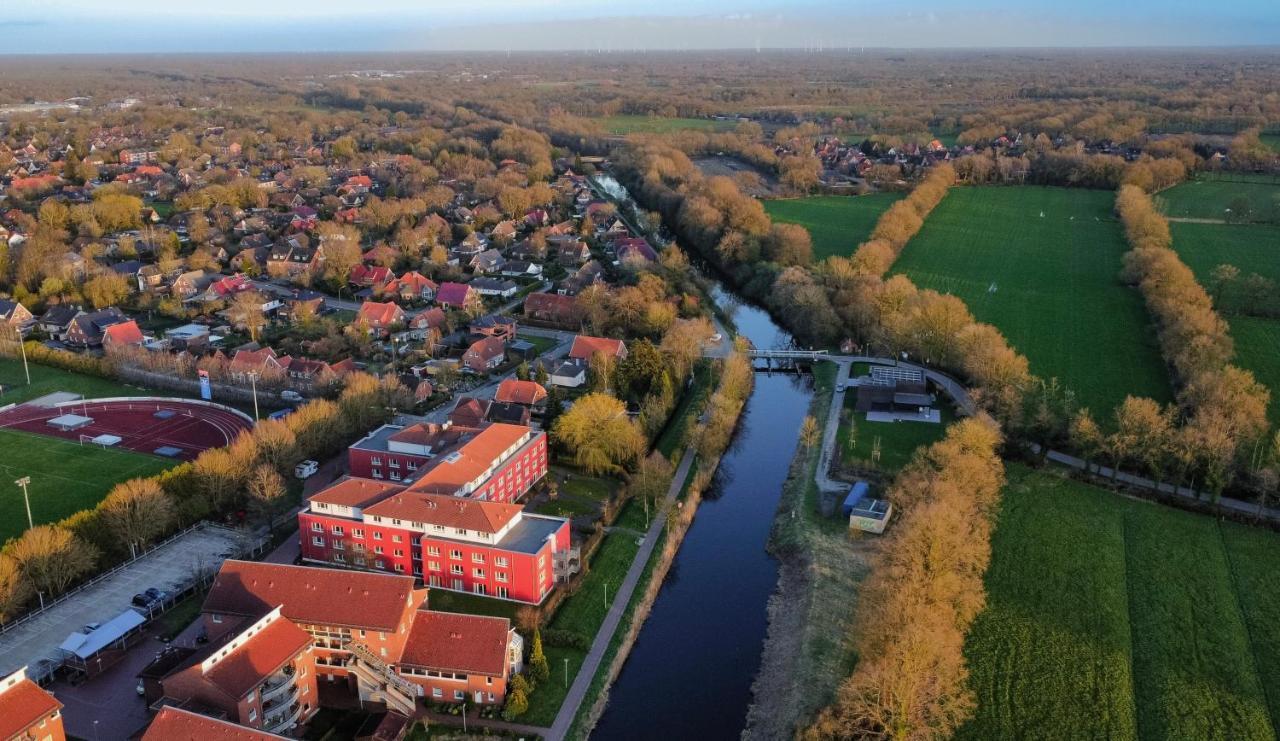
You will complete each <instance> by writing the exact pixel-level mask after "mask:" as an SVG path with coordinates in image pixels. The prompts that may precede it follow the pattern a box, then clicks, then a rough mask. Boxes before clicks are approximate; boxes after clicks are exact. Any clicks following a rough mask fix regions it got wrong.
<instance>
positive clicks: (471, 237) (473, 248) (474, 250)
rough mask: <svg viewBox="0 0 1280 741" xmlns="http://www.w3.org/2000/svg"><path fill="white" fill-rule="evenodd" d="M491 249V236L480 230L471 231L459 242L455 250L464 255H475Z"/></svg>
mask: <svg viewBox="0 0 1280 741" xmlns="http://www.w3.org/2000/svg"><path fill="white" fill-rule="evenodd" d="M487 249H489V238H488V237H486V236H485V235H483V234H481V233H480V232H471V233H470V234H468V235H467V236H466V237H464V238H463V239H462V241H461V242H459V243H458V246H457V247H455V248H454V251H455V252H457V253H458V254H459V255H462V256H464V257H474V256H476V255H478V254H480V253H481V252H484V251H485V250H487Z"/></svg>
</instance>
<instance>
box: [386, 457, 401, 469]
mask: <svg viewBox="0 0 1280 741" xmlns="http://www.w3.org/2000/svg"><path fill="white" fill-rule="evenodd" d="M387 465H388V466H390V467H391V468H399V467H400V459H399V458H388V459H387Z"/></svg>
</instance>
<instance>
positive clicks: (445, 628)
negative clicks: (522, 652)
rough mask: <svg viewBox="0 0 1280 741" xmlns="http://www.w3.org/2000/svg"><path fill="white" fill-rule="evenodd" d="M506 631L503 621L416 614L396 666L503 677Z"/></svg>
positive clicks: (425, 612) (507, 626)
mask: <svg viewBox="0 0 1280 741" xmlns="http://www.w3.org/2000/svg"><path fill="white" fill-rule="evenodd" d="M510 631H511V622H510V621H509V620H507V619H506V618H498V617H485V616H481V615H463V614H461V613H455V612H436V611H434V610H420V611H418V613H417V614H415V615H414V617H413V628H412V630H410V631H409V638H408V640H406V641H405V645H404V652H403V653H402V654H401V655H400V663H401V664H408V665H411V666H414V667H418V668H423V669H436V670H439V671H447V672H461V673H466V674H488V675H490V676H495V677H500V676H503V675H504V674H505V673H506V666H507V641H508V640H509V633H510Z"/></svg>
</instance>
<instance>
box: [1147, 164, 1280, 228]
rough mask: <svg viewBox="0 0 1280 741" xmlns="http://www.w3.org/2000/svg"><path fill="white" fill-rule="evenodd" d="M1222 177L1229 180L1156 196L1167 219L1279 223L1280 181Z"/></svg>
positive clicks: (1196, 184)
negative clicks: (1168, 217) (1169, 217)
mask: <svg viewBox="0 0 1280 741" xmlns="http://www.w3.org/2000/svg"><path fill="white" fill-rule="evenodd" d="M1223 177H1228V178H1230V179H1229V180H1218V179H1216V178H1215V179H1207V178H1197V179H1195V180H1190V181H1187V182H1185V183H1180V184H1179V185H1175V186H1174V187H1172V188H1169V189H1168V190H1164V191H1161V192H1160V193H1159V194H1158V195H1156V197H1155V198H1156V203H1157V204H1159V206H1160V208H1161V210H1162V211H1164V213H1165V215H1167V216H1171V217H1175V218H1191V219H1223V220H1226V221H1232V220H1236V219H1239V220H1242V221H1265V222H1271V223H1276V222H1280V178H1274V177H1266V176H1250V175H1236V174H1231V175H1227V176H1223ZM1228 209H1230V210H1228ZM1242 209H1244V210H1245V211H1246V213H1245V214H1244V215H1242V214H1241V213H1240V211H1241V210H1242Z"/></svg>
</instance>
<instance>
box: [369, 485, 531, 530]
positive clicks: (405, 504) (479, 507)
mask: <svg viewBox="0 0 1280 741" xmlns="http://www.w3.org/2000/svg"><path fill="white" fill-rule="evenodd" d="M523 509H524V506H523V505H520V504H503V503H501V502H489V501H484V500H480V499H467V498H465V497H455V496H451V495H449V494H428V493H425V492H422V491H414V490H413V489H406V490H405V491H402V492H399V493H397V494H392V495H391V496H389V497H387V498H386V499H384V500H382V501H381V502H379V503H377V504H375V505H373V506H371V507H369V508H367V509H366V510H365V512H366V513H367V514H370V515H381V516H382V517H396V518H399V519H401V520H408V521H410V522H422V523H426V524H428V525H443V526H445V527H452V528H462V529H463V530H471V531H473V532H477V533H497V532H498V531H500V530H502V528H504V527H506V526H507V524H508V523H510V522H511V521H512V520H514V519H516V518H517V517H519V516H520V512H521V510H523Z"/></svg>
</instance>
